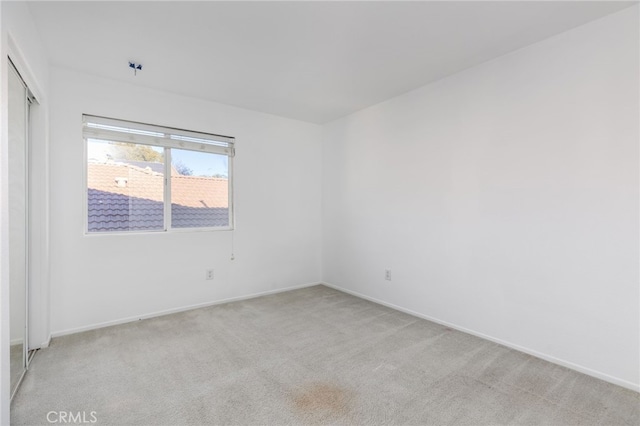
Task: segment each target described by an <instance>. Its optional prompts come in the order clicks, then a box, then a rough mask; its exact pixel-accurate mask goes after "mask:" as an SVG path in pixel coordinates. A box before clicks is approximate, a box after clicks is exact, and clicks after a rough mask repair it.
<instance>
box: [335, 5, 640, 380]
mask: <svg viewBox="0 0 640 426" xmlns="http://www.w3.org/2000/svg"><path fill="white" fill-rule="evenodd" d="M638 48H639V46H638V6H634V7H632V8H630V9H626V10H623V11H622V12H619V13H617V14H615V15H611V16H609V17H605V18H603V19H600V20H598V21H594V22H592V23H589V24H587V25H584V26H582V27H579V28H576V29H574V30H572V31H569V32H566V33H563V34H561V35H558V36H555V37H553V38H551V39H548V40H545V41H543V42H540V43H537V44H535V45H532V46H529V47H527V48H524V49H522V50H519V51H517V52H514V53H512V54H509V55H506V56H503V57H500V58H497V59H495V60H493V61H491V62H488V63H485V64H483V65H480V66H478V67H475V68H472V69H469V70H466V71H464V72H461V73H459V74H456V75H453V76H450V77H448V78H445V79H443V80H440V81H438V82H436V83H433V84H430V85H428V86H425V87H423V88H420V89H418V90H415V91H412V92H410V93H407V94H405V95H402V96H400V97H397V98H394V99H391V100H388V101H386V102H383V103H381V104H378V105H376V106H373V107H370V108H368V109H366V110H363V111H360V112H358V113H355V114H353V115H351V116H349V117H346V118H344V119H341V120H338V121H335V122H333V123H330V124H328V125H327V126H325V129H324V146H323V161H324V162H323V237H324V242H323V262H324V270H323V274H324V280H325V281H326V282H327V283H329V284H331V285H335V286H338V287H341V288H344V289H346V290H349V291H352V292H356V293H358V294H361V295H364V296H366V297H369V298H373V299H376V300H379V301H382V302H384V303H387V304H393V305H395V306H398V307H401V308H402V309H405V310H410V311H412V312H415V313H417V314H419V315H422V316H426V317H430V318H433V319H436V320H438V321H440V322H444V323H448V324H451V325H454V326H455V327H458V328H462V329H466V330H469V331H471V332H473V333H476V334H480V335H483V336H486V337H489V338H491V339H494V340H498V341H501V342H504V343H506V344H508V345H510V346H513V347H518V348H520V349H523V350H525V351H528V352H530V353H534V354H537V355H539V356H543V357H545V358H547V359H551V360H554V361H556V362H559V363H562V364H564V365H568V366H571V367H573V368H576V369H579V370H581V371H584V372H587V373H590V374H593V375H596V376H598V377H601V378H604V379H606V380H610V381H613V382H615V383H619V384H622V385H624V386H627V387H630V388H633V389H636V390H637V389H638V384H639V374H640V372H639V370H638V368H639V363H638V360H639V359H640V352H639V336H640V330H639V324H640V315H639V307H638V302H639V289H638V283H639V277H638V273H639V265H638V255H639V253H638V236H639V235H638V230H639V229H638V217H639V211H638V190H639V188H638V173H639V167H638V138H639V129H638V126H639V114H640V111H639V107H638V98H639V84H638V79H639V76H640V69H639V65H638ZM385 268H391V269H392V281H391V282H388V281H385V280H384V269H385Z"/></svg>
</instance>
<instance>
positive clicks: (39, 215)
mask: <svg viewBox="0 0 640 426" xmlns="http://www.w3.org/2000/svg"><path fill="white" fill-rule="evenodd" d="M0 9H1V12H0V14H1V18H2V19H1V21H0V22H1V25H0V38H1V43H0V82H1V84H0V117H1V120H2V121H1V122H0V129H1V131H0V175H1V176H2V178H1V179H0V181H1V182H2V184H1V185H0V206H1V207H0V223H1V226H0V241H1V245H0V258H1V259H2V260H1V263H0V317H1V318H0V324H2V325H1V326H0V347H1V351H2V352H1V354H0V359H1V360H2V362H1V369H0V377H1V379H0V424H8V423H9V396H10V395H9V321H8V318H9V316H8V315H9V312H8V300H9V297H8V292H9V268H8V266H9V262H8V255H7V253H8V229H9V223H8V214H7V213H8V205H7V201H8V191H9V188H8V186H7V184H8V175H7V172H8V168H7V159H8V158H7V146H8V145H7V143H8V133H7V102H6V100H7V64H8V62H7V57H8V56H11V59H12V60H13V62H14V64H15V65H16V67H17V68H18V71H19V72H20V74H21V76H22V77H23V79H25V81H26V83H27V84H28V85H29V87H30V88H31V89H32V90H33V91H34V93H36V94H37V96H38V101H39V105H37V106H36V107H34V108H32V115H31V129H30V130H31V141H32V153H33V155H32V157H31V162H32V166H33V173H32V175H31V176H30V178H31V195H32V198H31V203H32V204H31V211H32V215H31V221H32V226H33V228H32V233H31V239H30V245H31V247H32V251H31V255H32V262H31V271H30V274H31V280H32V282H31V292H32V295H33V298H32V299H31V302H32V304H31V307H32V309H31V313H30V318H29V322H30V328H31V331H30V346H31V347H40V346H42V345H43V344H45V343H46V342H47V341H48V337H49V310H48V307H49V300H48V299H49V292H48V259H47V255H48V237H47V233H48V229H47V226H48V222H47V215H48V210H47V209H48V204H47V203H48V187H47V185H48V168H47V164H48V161H47V159H48V158H47V157H48V127H47V126H48V116H47V112H48V106H47V91H48V78H49V77H48V72H49V68H48V63H47V59H46V56H45V54H44V51H43V48H42V44H41V40H40V37H39V35H38V31H37V29H36V27H35V24H34V23H33V20H32V17H31V15H30V13H29V10H28V8H27V5H26V3H25V2H0Z"/></svg>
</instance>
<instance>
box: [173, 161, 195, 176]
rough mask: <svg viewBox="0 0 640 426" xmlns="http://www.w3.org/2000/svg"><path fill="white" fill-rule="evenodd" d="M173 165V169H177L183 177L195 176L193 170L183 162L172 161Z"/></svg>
mask: <svg viewBox="0 0 640 426" xmlns="http://www.w3.org/2000/svg"><path fill="white" fill-rule="evenodd" d="M171 165H172V166H173V167H175V169H176V170H177V171H178V173H180V174H181V175H182V176H193V170H191V169H190V168H189V167H188V166H187V165H186V164H184V163H183V162H182V161H180V160H178V161H172V162H171Z"/></svg>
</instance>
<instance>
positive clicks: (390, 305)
mask: <svg viewBox="0 0 640 426" xmlns="http://www.w3.org/2000/svg"><path fill="white" fill-rule="evenodd" d="M322 284H323V285H325V286H327V287H331V288H333V289H335V290H338V291H342V292H344V293H348V294H351V295H352V296H356V297H359V298H361V299H365V300H368V301H370V302H374V303H377V304H379V305H383V306H386V307H388V308H392V309H395V310H397V311H401V312H404V313H406V314H409V315H413V316H415V317H418V318H422V319H425V320H427V321H431V322H435V323H437V324H441V325H444V326H446V327H449V328H452V329H455V330H458V331H462V332H464V333H467V334H471V335H473V336H476V337H480V338H482V339H485V340H489V341H491V342H494V343H498V344H500V345H502V346H506V347H508V348H511V349H515V350H517V351H519V352H524V353H526V354H529V355H532V356H535V357H536V358H540V359H543V360H545V361H549V362H552V363H554V364H558V365H561V366H563V367H567V368H570V369H571V370H575V371H578V372H580V373H583V374H586V375H588V376H592V377H595V378H596V379H600V380H604V381H605V382H609V383H613V384H614V385H618V386H622V387H624V388H627V389H631V390H632V391H636V392H640V384H637V383H632V382H629V381H628V380H624V379H620V378H618V377H614V376H610V375H608V374H605V373H602V372H600V371H596V370H593V369H591V368H588V367H584V366H582V365H579V364H575V363H573V362H570V361H566V360H564V359H560V358H556V357H554V356H552V355H547V354H545V353H542V352H538V351H536V350H533V349H529V348H526V347H523V346H520V345H517V344H515V343H511V342H507V341H505V340H501V339H498V338H495V337H492V336H489V335H487V334H484V333H480V332H478V331H475V330H471V329H468V328H465V327H461V326H459V325H457V324H452V323H450V322H447V321H443V320H441V319H438V318H434V317H431V316H429V315H425V314H422V313H420V312H415V311H412V310H411V309H406V308H403V307H402V306H397V305H394V304H393V303H387V302H384V301H382V300H379V299H376V298H374V297H370V296H366V295H364V294H361V293H358V292H356V291H352V290H348V289H346V288H343V287H340V286H337V285H334V284H330V283H327V282H323V283H322Z"/></svg>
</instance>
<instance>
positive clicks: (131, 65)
mask: <svg viewBox="0 0 640 426" xmlns="http://www.w3.org/2000/svg"><path fill="white" fill-rule="evenodd" d="M129 68H133V75H138V71H142V65H140V64H136V63H135V62H131V61H130V62H129Z"/></svg>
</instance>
